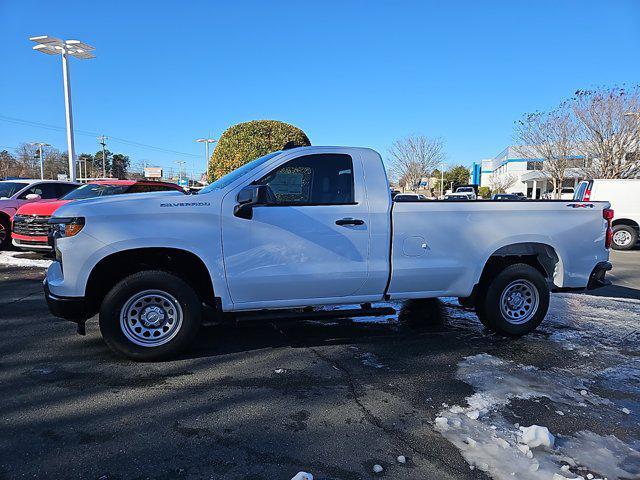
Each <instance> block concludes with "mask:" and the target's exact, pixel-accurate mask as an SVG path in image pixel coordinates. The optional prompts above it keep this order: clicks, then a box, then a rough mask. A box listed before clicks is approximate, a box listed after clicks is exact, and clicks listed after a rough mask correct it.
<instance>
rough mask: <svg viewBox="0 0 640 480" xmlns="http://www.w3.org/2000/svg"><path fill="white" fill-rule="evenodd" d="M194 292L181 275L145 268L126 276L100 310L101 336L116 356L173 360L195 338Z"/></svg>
mask: <svg viewBox="0 0 640 480" xmlns="http://www.w3.org/2000/svg"><path fill="white" fill-rule="evenodd" d="M201 317H202V312H201V308H200V300H199V298H198V295H197V294H196V292H195V291H194V290H193V288H191V286H190V285H189V284H187V283H186V282H185V281H184V280H182V279H181V278H180V277H177V276H175V275H172V274H170V273H167V272H163V271H155V270H148V271H144V272H138V273H135V274H133V275H130V276H128V277H126V278H125V279H124V280H122V281H120V282H119V283H117V284H116V285H115V286H114V287H113V288H112V289H111V291H110V292H109V293H108V294H107V296H106V297H105V298H104V300H103V302H102V306H101V308H100V332H101V333H102V337H103V338H104V341H105V342H106V344H107V345H108V346H109V348H111V350H113V351H114V352H116V353H118V354H121V355H124V356H126V357H128V358H131V359H133V360H139V361H154V360H163V359H167V358H170V357H173V356H175V355H177V354H178V353H180V352H181V351H182V350H184V349H185V348H186V347H187V346H188V345H189V344H190V343H191V342H192V341H193V339H194V338H195V336H196V334H197V332H198V329H199V328H200V323H201V320H202V318H201Z"/></svg>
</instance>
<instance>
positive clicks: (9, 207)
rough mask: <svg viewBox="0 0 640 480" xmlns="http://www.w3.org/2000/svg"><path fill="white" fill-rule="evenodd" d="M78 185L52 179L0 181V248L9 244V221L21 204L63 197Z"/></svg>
mask: <svg viewBox="0 0 640 480" xmlns="http://www.w3.org/2000/svg"><path fill="white" fill-rule="evenodd" d="M78 186H79V184H77V183H70V182H59V181H54V180H27V179H17V180H3V181H0V250H3V249H5V248H6V247H7V246H9V245H10V244H11V222H12V221H13V217H14V215H15V214H16V211H17V210H18V209H19V208H20V207H21V206H23V205H25V204H28V203H30V202H37V201H39V200H49V199H56V198H60V197H63V196H65V195H66V194H67V193H69V192H70V191H72V190H74V189H75V188H78Z"/></svg>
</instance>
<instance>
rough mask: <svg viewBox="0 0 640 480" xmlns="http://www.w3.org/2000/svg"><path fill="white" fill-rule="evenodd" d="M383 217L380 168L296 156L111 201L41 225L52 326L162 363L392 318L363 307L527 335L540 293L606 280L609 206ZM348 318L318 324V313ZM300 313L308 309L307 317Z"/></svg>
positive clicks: (293, 152) (491, 207)
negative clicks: (240, 329)
mask: <svg viewBox="0 0 640 480" xmlns="http://www.w3.org/2000/svg"><path fill="white" fill-rule="evenodd" d="M574 205H583V204H582V203H576V202H573V203H571V204H569V203H565V202H540V201H531V202H513V203H507V202H504V203H500V202H495V203H494V202H469V201H467V202H437V201H435V202H392V201H391V196H390V195H389V184H388V181H387V175H386V173H385V170H384V164H383V162H382V158H381V157H380V155H379V154H378V153H377V152H375V151H373V150H370V149H366V148H348V147H300V148H294V149H289V150H284V151H277V152H273V153H270V154H268V155H265V156H263V157H260V158H258V159H256V160H253V161H252V162H249V163H247V164H246V165H244V166H242V167H240V168H239V169H237V170H235V171H233V172H231V173H229V174H228V175H226V176H224V177H222V178H220V179H218V180H216V181H215V182H213V183H211V184H210V185H208V186H207V187H206V188H204V189H203V190H201V191H200V193H199V194H198V195H196V196H189V197H186V198H185V199H184V200H182V199H178V198H177V197H169V196H167V195H166V194H160V193H150V194H148V195H117V196H112V197H109V198H95V199H91V200H85V201H83V202H75V203H68V204H66V205H63V206H61V207H60V208H59V209H58V210H56V211H55V212H54V214H53V216H52V217H51V220H50V222H51V224H52V240H53V242H54V245H55V253H56V260H55V261H54V262H53V263H52V265H51V267H49V269H48V271H47V276H46V280H45V283H44V289H45V295H46V298H47V301H48V304H49V308H50V309H51V311H52V313H53V314H54V315H55V316H58V317H62V318H67V319H70V320H74V321H75V322H77V324H78V331H79V332H80V333H83V332H84V323H85V321H86V319H88V318H91V317H92V316H94V315H95V314H96V313H99V324H100V331H101V333H102V337H103V339H104V340H105V342H106V343H107V345H108V346H109V347H110V348H111V349H113V350H114V351H115V352H118V353H119V354H122V355H125V356H127V357H129V358H133V359H137V360H157V359H161V358H167V357H171V356H173V355H175V354H177V353H178V352H179V351H181V350H182V349H184V348H185V347H187V346H188V345H189V344H190V343H191V342H192V341H193V340H194V339H195V338H196V336H197V334H198V329H199V327H200V325H201V323H202V320H203V316H205V317H207V318H209V317H210V319H211V320H214V321H223V320H225V319H227V318H235V319H238V320H239V319H243V318H244V319H247V318H252V319H256V318H257V319H263V320H266V319H269V318H271V319H273V318H279V319H281V318H291V317H297V318H299V317H300V316H302V317H303V318H326V317H327V316H331V317H336V316H340V317H351V316H356V315H367V316H368V315H389V314H390V310H392V309H391V307H379V308H376V307H372V306H371V303H370V302H380V301H387V300H389V301H391V300H402V299H412V298H430V297H441V296H454V297H462V298H464V299H466V301H467V304H469V303H470V304H472V305H474V307H475V309H476V312H477V314H478V316H479V318H480V320H481V321H482V322H483V323H484V324H485V325H486V326H487V328H488V329H490V330H492V331H494V332H497V333H498V334H501V335H506V336H520V335H524V334H526V333H528V332H530V331H532V330H534V329H535V328H536V327H537V326H538V324H539V323H540V322H541V321H542V320H543V318H544V316H545V315H546V312H547V308H548V306H549V295H550V286H551V288H552V289H563V290H570V289H585V288H595V287H598V286H600V285H601V284H602V283H603V282H604V276H605V272H606V271H607V270H608V269H610V268H611V264H610V263H609V262H608V260H609V250H608V247H609V244H608V242H609V240H610V230H611V227H610V223H609V222H610V219H611V210H609V203H607V202H588V203H586V204H584V205H587V206H588V207H589V208H574ZM344 304H353V305H359V307H357V308H356V307H354V308H351V309H326V308H319V309H316V310H313V308H315V307H321V306H327V305H344ZM307 307H310V308H307Z"/></svg>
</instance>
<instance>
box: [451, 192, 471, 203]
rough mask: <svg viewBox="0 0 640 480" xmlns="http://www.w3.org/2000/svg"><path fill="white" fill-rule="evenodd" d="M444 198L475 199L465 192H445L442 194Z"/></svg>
mask: <svg viewBox="0 0 640 480" xmlns="http://www.w3.org/2000/svg"><path fill="white" fill-rule="evenodd" d="M444 199H445V200H462V201H469V200H475V198H471V195H469V194H467V193H447V194H446V195H445V196H444Z"/></svg>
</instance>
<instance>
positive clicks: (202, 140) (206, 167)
mask: <svg viewBox="0 0 640 480" xmlns="http://www.w3.org/2000/svg"><path fill="white" fill-rule="evenodd" d="M217 141H218V140H216V139H215V138H198V139H197V140H196V142H199V143H204V171H205V172H208V171H209V144H210V143H215V142H217Z"/></svg>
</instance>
